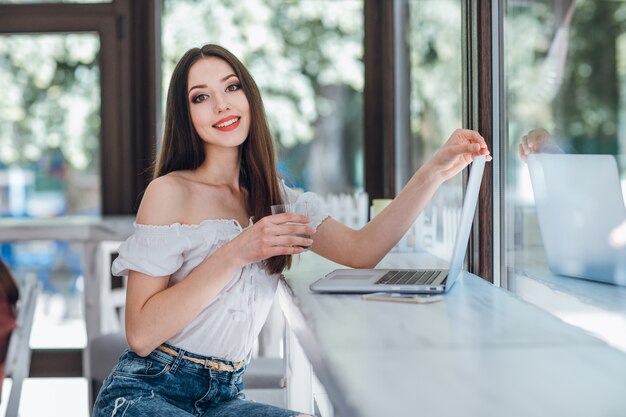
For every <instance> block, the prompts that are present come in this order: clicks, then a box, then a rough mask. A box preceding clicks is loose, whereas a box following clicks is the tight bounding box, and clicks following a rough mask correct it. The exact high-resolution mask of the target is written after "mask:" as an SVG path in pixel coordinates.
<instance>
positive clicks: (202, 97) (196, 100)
mask: <svg viewBox="0 0 626 417" xmlns="http://www.w3.org/2000/svg"><path fill="white" fill-rule="evenodd" d="M208 98H209V96H207V95H206V94H198V95H197V96H195V97H194V98H193V99H192V100H191V101H192V102H193V103H201V102H203V101H204V100H206V99H208Z"/></svg>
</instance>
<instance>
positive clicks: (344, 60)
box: [162, 0, 363, 194]
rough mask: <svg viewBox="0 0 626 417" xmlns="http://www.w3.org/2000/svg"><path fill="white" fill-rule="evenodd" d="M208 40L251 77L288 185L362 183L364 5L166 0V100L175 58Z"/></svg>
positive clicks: (327, 189) (356, 186) (332, 187)
mask: <svg viewBox="0 0 626 417" xmlns="http://www.w3.org/2000/svg"><path fill="white" fill-rule="evenodd" d="M207 22H210V24H207ZM205 43H216V44H219V45H222V46H224V47H226V48H228V49H229V50H231V52H233V53H234V54H235V55H237V57H238V58H239V59H241V61H242V62H243V63H244V64H245V65H246V66H247V68H248V69H249V70H250V72H251V73H252V76H253V77H254V78H255V81H256V82H257V84H258V85H259V88H260V89H261V94H262V95H263V100H264V104H265V109H266V113H267V116H268V119H269V123H270V129H271V130H272V133H273V135H274V138H275V141H276V145H277V149H278V154H279V160H280V161H279V164H280V165H279V169H280V170H281V172H282V174H283V176H284V177H285V178H286V180H287V181H288V182H289V183H291V184H293V185H295V186H297V187H301V188H304V189H309V190H314V191H316V192H318V193H321V194H326V193H339V192H353V191H356V190H362V189H363V172H362V166H363V149H362V148H363V146H362V144H363V139H362V137H363V132H362V125H363V121H362V119H363V112H362V108H363V104H362V101H363V97H362V92H363V4H362V1H355V0H341V1H333V2H324V1H314V0H310V1H299V2H293V1H284V0H253V1H246V2H234V3H233V2H230V1H226V0H221V1H211V2H197V1H193V0H165V1H164V3H163V34H162V53H163V61H164V62H163V83H164V87H163V91H164V97H163V100H164V101H165V94H166V93H167V87H168V84H169V79H170V75H171V71H172V69H173V67H174V65H175V63H176V61H177V60H178V59H179V58H180V57H181V56H182V54H183V53H184V52H185V51H186V50H187V49H189V48H190V47H199V46H202V45H203V44H205ZM163 108H165V105H164V106H163Z"/></svg>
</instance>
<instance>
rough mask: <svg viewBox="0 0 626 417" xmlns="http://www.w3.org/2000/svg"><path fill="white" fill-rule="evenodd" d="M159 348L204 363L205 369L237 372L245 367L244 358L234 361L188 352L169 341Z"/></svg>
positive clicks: (199, 363)
mask: <svg viewBox="0 0 626 417" xmlns="http://www.w3.org/2000/svg"><path fill="white" fill-rule="evenodd" d="M157 350H159V351H161V352H163V353H166V354H168V355H170V356H172V357H175V358H176V357H178V356H179V355H182V358H181V359H183V360H185V361H189V362H193V363H196V364H198V365H202V366H204V368H205V369H212V370H214V371H220V372H236V371H238V370H240V369H241V368H243V366H244V365H245V362H244V361H243V360H241V361H238V362H232V361H227V360H224V359H219V358H211V357H206V356H201V355H197V354H195V353H190V352H186V351H184V350H183V349H180V348H177V347H175V346H171V345H168V344H167V343H163V344H162V345H161V346H159V347H157Z"/></svg>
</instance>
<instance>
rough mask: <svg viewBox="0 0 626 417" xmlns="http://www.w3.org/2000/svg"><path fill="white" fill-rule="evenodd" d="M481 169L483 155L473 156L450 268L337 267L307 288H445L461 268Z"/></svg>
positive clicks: (345, 290) (331, 290)
mask: <svg viewBox="0 0 626 417" xmlns="http://www.w3.org/2000/svg"><path fill="white" fill-rule="evenodd" d="M484 169H485V157H484V156H479V157H476V158H474V161H473V162H472V164H471V168H470V175H469V180H468V182H467V189H466V191H465V197H464V199H463V209H462V211H461V221H460V223H459V228H458V231H457V236H456V242H455V243H454V249H453V252H452V260H451V262H450V268H449V269H434V270H433V269H337V270H335V271H333V272H331V273H329V274H328V275H326V276H325V277H323V278H321V279H319V280H318V281H316V282H314V283H313V284H311V286H310V289H311V290H312V291H314V292H322V293H344V294H345V293H357V294H364V293H373V292H385V293H404V294H441V293H444V292H448V291H449V290H450V288H452V286H453V285H454V282H455V281H456V279H457V277H458V275H459V274H460V273H461V269H462V268H463V260H464V259H465V251H466V249H467V243H468V241H469V235H470V230H471V228H472V221H473V219H474V213H475V211H476V202H477V201H478V193H479V191H480V183H481V181H482V177H483V171H484Z"/></svg>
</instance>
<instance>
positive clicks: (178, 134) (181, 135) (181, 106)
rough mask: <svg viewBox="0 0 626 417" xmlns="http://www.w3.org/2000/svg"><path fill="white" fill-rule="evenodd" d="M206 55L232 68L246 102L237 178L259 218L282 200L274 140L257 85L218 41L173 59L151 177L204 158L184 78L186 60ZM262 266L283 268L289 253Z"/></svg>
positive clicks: (250, 210) (276, 270)
mask: <svg viewBox="0 0 626 417" xmlns="http://www.w3.org/2000/svg"><path fill="white" fill-rule="evenodd" d="M208 57H217V58H220V59H222V60H224V61H225V62H227V63H228V64H229V65H230V66H231V67H232V68H233V70H234V71H235V74H236V75H237V77H238V78H239V82H240V83H241V89H242V90H243V92H244V94H245V95H246V98H247V100H248V104H249V106H250V118H251V120H250V132H249V133H248V138H247V139H246V140H245V141H244V142H243V143H242V144H241V145H240V147H239V156H240V164H239V167H240V168H239V184H240V186H241V187H242V189H243V190H244V191H245V193H246V197H247V201H246V203H247V210H248V213H249V214H251V215H252V216H254V219H255V221H259V220H260V219H262V218H263V217H265V216H267V215H268V214H270V206H271V205H273V204H281V203H283V196H282V193H281V183H280V179H279V176H278V172H277V171H276V155H275V153H274V145H273V142H272V136H271V134H270V130H269V126H268V124H267V118H266V117H265V109H264V107H263V100H262V99H261V94H260V93H259V88H258V87H257V85H256V83H255V82H254V79H253V78H252V76H251V75H250V72H248V70H247V69H246V68H245V67H244V66H243V64H242V63H241V61H239V59H237V57H235V56H234V55H233V54H232V53H231V52H229V51H228V50H226V49H225V48H223V47H221V46H218V45H212V44H208V45H204V46H203V47H202V48H192V49H190V50H189V51H187V52H186V53H185V55H183V57H182V58H181V59H180V61H178V64H176V67H175V68H174V72H173V73H172V78H171V80H170V86H169V89H168V92H167V104H166V111H165V129H164V131H163V142H162V143H161V151H160V154H159V159H158V161H157V164H156V167H155V170H154V178H157V177H160V176H162V175H165V174H167V173H170V172H172V171H178V170H187V169H189V170H193V169H196V168H198V167H199V166H200V165H201V164H202V162H203V161H204V158H205V153H204V141H203V140H202V139H201V138H200V136H199V135H198V133H197V132H196V130H195V128H194V127H193V124H192V122H191V115H190V113H189V103H188V99H187V80H188V75H189V69H190V68H191V66H192V65H193V64H194V63H196V62H197V61H198V60H200V59H203V58H208ZM264 266H265V269H266V270H267V271H268V272H269V273H272V274H273V273H279V272H282V271H283V269H285V268H289V267H290V266H291V256H275V257H273V258H269V259H267V260H265V262H264Z"/></svg>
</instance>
